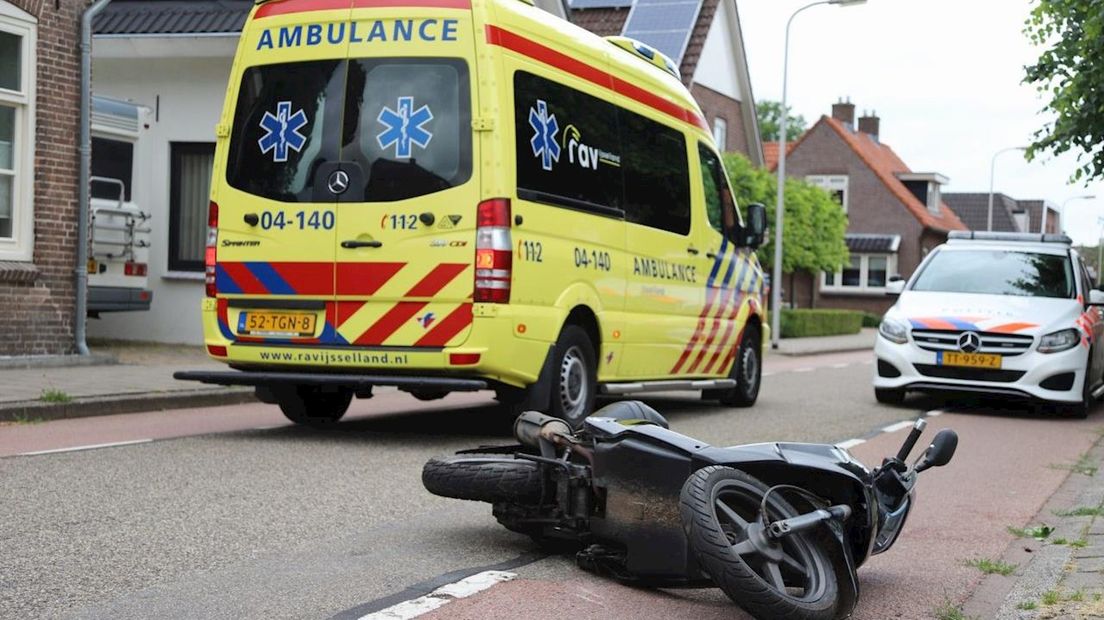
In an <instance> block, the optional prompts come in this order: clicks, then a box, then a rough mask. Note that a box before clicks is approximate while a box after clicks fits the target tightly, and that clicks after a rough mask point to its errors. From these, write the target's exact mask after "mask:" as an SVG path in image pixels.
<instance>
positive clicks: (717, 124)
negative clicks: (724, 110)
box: [713, 116, 728, 153]
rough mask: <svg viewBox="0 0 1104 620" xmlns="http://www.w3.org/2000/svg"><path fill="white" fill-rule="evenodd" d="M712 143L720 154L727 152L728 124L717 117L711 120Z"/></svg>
mask: <svg viewBox="0 0 1104 620" xmlns="http://www.w3.org/2000/svg"><path fill="white" fill-rule="evenodd" d="M713 143H714V144H716V145H717V150H718V151H721V152H722V153H723V152H725V151H727V150H728V123H727V122H726V121H725V119H723V118H721V117H719V116H718V117H717V118H715V119H713Z"/></svg>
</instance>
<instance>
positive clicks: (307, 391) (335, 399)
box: [273, 385, 353, 428]
mask: <svg viewBox="0 0 1104 620" xmlns="http://www.w3.org/2000/svg"><path fill="white" fill-rule="evenodd" d="M273 391H274V392H275V395H276V402H277V404H278V405H280V411H282V412H284V416H285V417H287V419H289V420H291V421H292V422H295V423H296V424H302V425H303V426H310V427H314V428H321V427H326V426H332V425H333V424H336V423H337V421H338V420H340V419H341V416H343V415H345V412H346V411H348V409H349V403H350V402H352V400H353V393H352V392H351V391H349V390H337V391H333V390H324V389H323V388H319V387H316V386H309V385H298V386H292V387H288V388H280V389H277V390H273Z"/></svg>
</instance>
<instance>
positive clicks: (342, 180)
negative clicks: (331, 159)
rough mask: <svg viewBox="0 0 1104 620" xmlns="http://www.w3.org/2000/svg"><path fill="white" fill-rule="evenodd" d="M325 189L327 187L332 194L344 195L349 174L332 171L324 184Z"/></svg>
mask: <svg viewBox="0 0 1104 620" xmlns="http://www.w3.org/2000/svg"><path fill="white" fill-rule="evenodd" d="M326 187H329V188H330V191H331V192H333V193H334V194H344V193H345V190H347V189H349V173H348V172H345V171H344V170H334V171H333V174H331V175H330V179H329V180H328V181H327V182H326Z"/></svg>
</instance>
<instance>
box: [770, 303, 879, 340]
mask: <svg viewBox="0 0 1104 620" xmlns="http://www.w3.org/2000/svg"><path fill="white" fill-rule="evenodd" d="M781 323H782V337H783V338H806V337H809V336H838V335H841V334H857V333H859V331H861V330H862V324H863V313H862V312H859V311H856V310H815V309H796V310H785V309H784V310H782V321H781Z"/></svg>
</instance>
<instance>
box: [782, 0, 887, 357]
mask: <svg viewBox="0 0 1104 620" xmlns="http://www.w3.org/2000/svg"><path fill="white" fill-rule="evenodd" d="M864 3H866V0H818V1H817V2H812V3H809V4H806V5H805V6H803V7H801V8H800V9H798V10H796V11H794V12H793V13H792V14H791V15H790V18H789V19H788V20H786V40H785V49H784V50H783V53H782V118H781V119H779V121H778V133H779V135H778V198H777V201H776V202H775V207H774V270H773V271H772V274H771V348H772V349H777V348H778V339H779V337H780V336H781V331H782V212H783V210H784V206H785V193H786V116H787V115H788V112H789V111H788V110H787V109H786V80H787V78H788V77H789V70H790V25H792V24H793V20H794V18H795V17H797V14H798V13H800V12H802V11H804V10H805V9H808V8H812V7H814V6H817V5H820V4H835V5H838V6H852V5H857V4H864Z"/></svg>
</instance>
